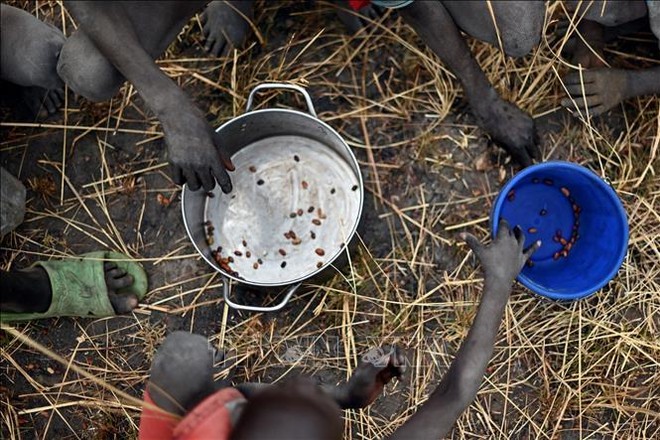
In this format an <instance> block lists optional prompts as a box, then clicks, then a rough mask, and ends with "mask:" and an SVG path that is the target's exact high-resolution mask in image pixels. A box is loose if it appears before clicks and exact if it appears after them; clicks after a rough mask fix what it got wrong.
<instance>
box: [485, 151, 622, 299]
mask: <svg viewBox="0 0 660 440" xmlns="http://www.w3.org/2000/svg"><path fill="white" fill-rule="evenodd" d="M500 218H504V219H506V220H507V221H508V222H509V224H510V225H511V226H512V227H513V226H515V225H519V226H520V227H521V228H522V230H523V232H524V233H525V243H526V244H527V245H529V244H531V243H532V242H534V241H535V240H541V241H542V242H543V244H542V246H541V248H540V249H538V250H537V251H536V253H535V254H534V255H533V256H532V258H531V260H530V261H531V262H530V263H528V265H526V266H525V267H524V268H523V270H522V271H521V273H520V275H519V276H518V281H520V282H521V283H522V284H523V285H524V286H525V287H527V288H528V289H530V290H531V291H532V292H534V293H537V294H539V295H541V296H544V297H547V298H552V299H557V300H574V299H579V298H584V297H586V296H589V295H591V294H593V293H594V292H596V291H598V290H600V289H601V288H602V287H603V286H605V285H606V284H607V283H608V282H609V281H610V280H611V279H612V278H614V276H615V275H616V273H617V271H618V270H619V268H620V267H621V264H622V263H623V259H624V257H625V256H626V251H627V248H628V221H627V219H626V213H625V211H624V209H623V205H622V204H621V200H619V197H618V196H617V194H616V192H615V191H614V190H613V189H612V187H611V186H610V185H609V184H607V183H606V182H605V181H604V180H603V179H601V178H600V177H599V176H597V175H596V174H594V173H593V172H592V171H590V170H588V169H587V168H584V167H582V166H580V165H576V164H573V163H570V162H546V163H542V164H539V165H533V166H531V167H528V168H525V169H524V170H523V171H521V172H520V173H518V174H517V175H515V176H514V177H513V178H512V179H511V180H509V181H508V182H507V184H506V185H504V188H502V191H500V193H499V195H498V197H497V200H496V201H495V204H494V205H493V210H492V213H491V225H492V231H493V237H495V235H496V234H497V225H498V223H499V219H500Z"/></svg>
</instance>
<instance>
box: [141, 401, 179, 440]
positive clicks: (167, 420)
mask: <svg viewBox="0 0 660 440" xmlns="http://www.w3.org/2000/svg"><path fill="white" fill-rule="evenodd" d="M144 401H145V402H146V403H148V404H150V405H153V406H158V405H156V404H155V403H154V401H153V400H151V396H150V395H149V391H147V390H144ZM180 420H181V417H179V416H176V415H174V414H167V413H165V412H164V411H158V410H156V409H152V408H151V407H150V406H143V407H142V417H140V434H139V437H138V438H139V439H140V440H170V439H172V438H174V428H176V425H178V424H179V421H180Z"/></svg>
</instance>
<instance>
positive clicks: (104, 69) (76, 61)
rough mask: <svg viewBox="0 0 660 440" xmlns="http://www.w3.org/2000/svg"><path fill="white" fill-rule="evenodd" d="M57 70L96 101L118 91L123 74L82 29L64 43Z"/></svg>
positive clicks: (90, 98)
mask: <svg viewBox="0 0 660 440" xmlns="http://www.w3.org/2000/svg"><path fill="white" fill-rule="evenodd" d="M57 73H58V75H59V76H60V78H62V80H63V81H64V82H65V83H66V84H67V85H68V86H69V88H70V89H71V90H73V91H74V92H75V93H77V94H79V95H81V96H83V97H85V98H86V99H89V100H90V101H93V102H102V101H107V100H108V99H110V98H112V97H113V96H115V95H116V94H117V91H118V90H119V88H120V87H121V85H122V84H123V83H124V78H123V76H122V75H121V74H120V73H119V72H118V71H117V69H115V67H114V66H113V65H112V64H111V63H110V62H109V61H108V60H107V59H106V58H105V57H104V56H103V55H102V54H101V53H100V52H99V51H98V49H96V47H95V46H94V44H93V43H92V42H91V40H89V38H88V37H87V36H86V35H85V34H84V33H82V32H76V33H75V34H73V35H72V36H71V37H70V38H69V39H68V40H67V41H66V43H65V44H64V46H63V47H62V52H61V53H60V58H59V61H58V63H57Z"/></svg>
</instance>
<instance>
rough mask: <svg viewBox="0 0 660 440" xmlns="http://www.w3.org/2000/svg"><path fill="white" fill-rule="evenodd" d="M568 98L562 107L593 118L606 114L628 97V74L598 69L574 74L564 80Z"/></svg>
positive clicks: (622, 71)
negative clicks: (584, 113)
mask: <svg viewBox="0 0 660 440" xmlns="http://www.w3.org/2000/svg"><path fill="white" fill-rule="evenodd" d="M564 85H565V86H566V89H567V90H568V95H569V96H568V97H567V98H564V99H562V101H561V105H563V106H564V107H566V108H569V109H572V110H577V111H579V112H588V114H589V115H591V116H597V115H600V114H603V113H605V112H606V111H607V110H609V109H611V108H612V107H614V106H615V105H617V104H618V103H620V102H621V101H623V100H624V99H625V97H626V95H627V89H628V72H627V71H625V70H620V69H596V70H586V71H583V72H582V77H581V78H580V72H573V73H571V74H569V75H567V76H566V77H565V78H564Z"/></svg>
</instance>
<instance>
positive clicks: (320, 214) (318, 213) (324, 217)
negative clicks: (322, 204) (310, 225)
mask: <svg viewBox="0 0 660 440" xmlns="http://www.w3.org/2000/svg"><path fill="white" fill-rule="evenodd" d="M316 215H318V216H319V218H320V219H321V220H325V219H326V218H328V216H327V215H325V213H324V212H323V210H322V209H321V208H319V209H317V210H316Z"/></svg>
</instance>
